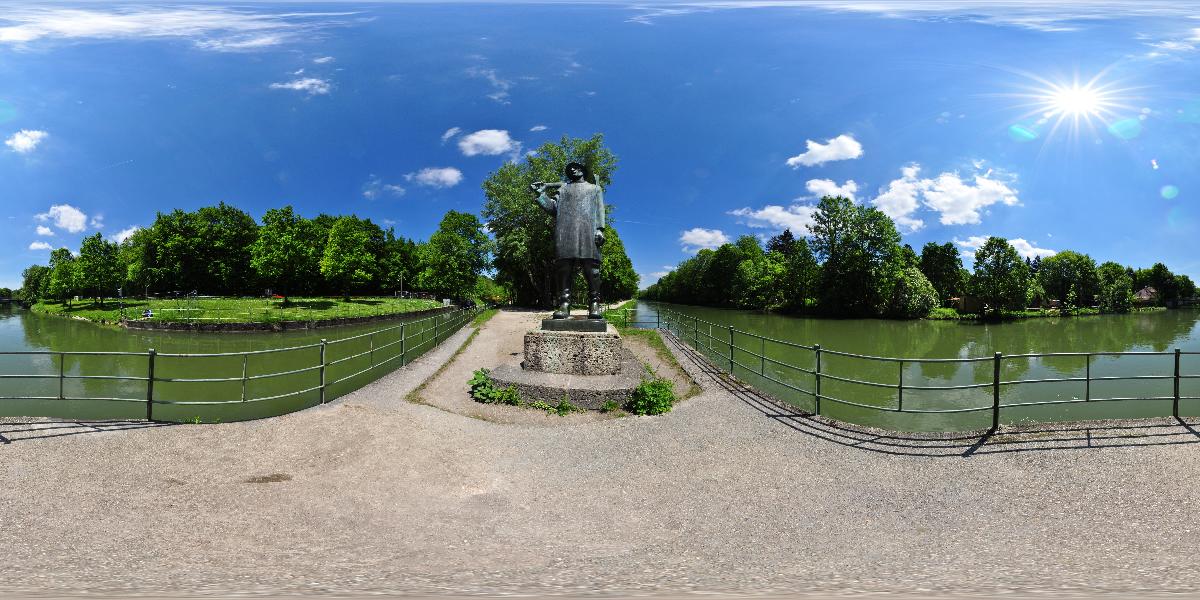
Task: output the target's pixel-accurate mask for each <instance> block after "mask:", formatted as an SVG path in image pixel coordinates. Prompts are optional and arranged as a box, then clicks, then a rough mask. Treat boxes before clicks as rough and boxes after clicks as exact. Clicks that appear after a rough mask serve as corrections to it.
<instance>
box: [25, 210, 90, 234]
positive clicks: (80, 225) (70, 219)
mask: <svg viewBox="0 0 1200 600" xmlns="http://www.w3.org/2000/svg"><path fill="white" fill-rule="evenodd" d="M37 220H39V221H42V222H46V221H53V223H54V226H55V227H57V228H59V229H65V230H67V231H69V232H71V233H79V232H81V231H83V230H84V229H87V215H85V214H84V213H83V211H81V210H79V209H78V208H75V207H74V206H71V205H70V204H55V205H54V206H51V207H50V210H48V211H46V212H44V213H42V214H39V215H37Z"/></svg>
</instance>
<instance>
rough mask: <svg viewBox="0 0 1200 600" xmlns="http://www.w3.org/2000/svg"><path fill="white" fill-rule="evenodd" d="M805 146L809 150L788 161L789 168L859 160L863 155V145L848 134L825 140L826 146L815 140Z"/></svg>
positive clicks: (809, 141)
mask: <svg viewBox="0 0 1200 600" xmlns="http://www.w3.org/2000/svg"><path fill="white" fill-rule="evenodd" d="M804 144H805V147H806V148H807V150H806V151H805V152H804V153H803V154H798V155H796V156H793V157H791V158H789V159H787V166H789V167H791V168H793V169H798V168H800V166H801V165H803V166H805V167H811V166H813V165H822V164H825V163H827V162H831V161H835V160H849V159H852V158H858V157H860V156H862V155H863V147H862V144H860V143H858V140H855V139H854V138H853V137H851V136H850V134H847V133H843V134H842V135H839V136H837V137H835V138H832V139H828V140H825V143H824V144H822V143H820V142H817V141H814V140H806V141H805V142H804Z"/></svg>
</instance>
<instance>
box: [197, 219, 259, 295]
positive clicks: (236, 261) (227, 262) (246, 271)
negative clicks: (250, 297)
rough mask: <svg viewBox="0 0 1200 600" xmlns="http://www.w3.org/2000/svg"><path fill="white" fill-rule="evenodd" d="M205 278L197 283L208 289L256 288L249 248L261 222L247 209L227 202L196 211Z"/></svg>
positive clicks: (225, 291)
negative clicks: (249, 213) (238, 207)
mask: <svg viewBox="0 0 1200 600" xmlns="http://www.w3.org/2000/svg"><path fill="white" fill-rule="evenodd" d="M195 223H196V225H197V231H196V233H197V235H199V236H200V239H201V240H202V242H201V243H200V244H199V248H200V249H201V258H202V260H203V261H204V263H203V265H202V266H203V269H202V271H201V273H202V274H203V275H202V279H201V280H200V281H199V282H198V285H197V286H195V287H196V288H197V289H200V290H204V291H206V292H208V293H219V294H236V293H241V292H246V291H249V290H251V289H253V284H254V269H253V268H252V267H251V265H250V248H251V247H252V246H253V245H254V241H255V240H256V239H257V238H258V224H256V223H255V222H254V218H253V217H251V216H250V215H248V214H246V212H244V211H242V210H240V209H237V208H234V207H232V206H230V205H228V204H225V203H224V202H221V203H220V204H218V205H217V206H205V207H203V208H201V209H200V210H198V211H196V213H195Z"/></svg>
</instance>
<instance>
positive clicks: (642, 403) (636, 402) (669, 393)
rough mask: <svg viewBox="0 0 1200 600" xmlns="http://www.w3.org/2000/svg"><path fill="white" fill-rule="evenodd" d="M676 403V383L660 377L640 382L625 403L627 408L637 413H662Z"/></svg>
mask: <svg viewBox="0 0 1200 600" xmlns="http://www.w3.org/2000/svg"><path fill="white" fill-rule="evenodd" d="M674 404H675V384H674V383H672V382H671V380H669V379H663V378H661V377H660V378H655V379H651V380H649V381H643V382H642V383H640V384H639V385H638V386H637V388H635V389H634V390H633V396H632V397H631V398H630V399H629V402H627V403H625V410H627V411H629V412H631V413H633V414H635V415H661V414H663V413H665V412H667V411H669V410H671V406H672V405H674Z"/></svg>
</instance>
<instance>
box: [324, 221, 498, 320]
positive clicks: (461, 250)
mask: <svg viewBox="0 0 1200 600" xmlns="http://www.w3.org/2000/svg"><path fill="white" fill-rule="evenodd" d="M331 239H332V238H331ZM490 249H491V242H490V240H488V237H487V234H485V233H484V232H483V224H482V223H480V222H479V218H478V217H476V216H475V215H473V214H470V213H463V212H458V211H454V210H452V211H449V212H447V213H446V216H444V217H442V222H441V224H439V225H438V229H437V231H436V232H434V234H433V235H432V236H430V237H429V243H427V244H425V246H424V248H423V251H424V256H423V257H422V261H421V263H422V265H424V268H423V269H422V270H421V274H420V276H419V278H418V279H419V281H420V285H421V287H422V288H423V289H426V290H429V291H431V292H434V293H436V294H439V295H442V296H444V297H448V298H459V299H462V298H469V297H473V296H474V293H475V288H476V286H477V285H478V283H479V275H480V273H482V272H483V270H484V269H485V268H487V266H488V254H489V252H490Z"/></svg>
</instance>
